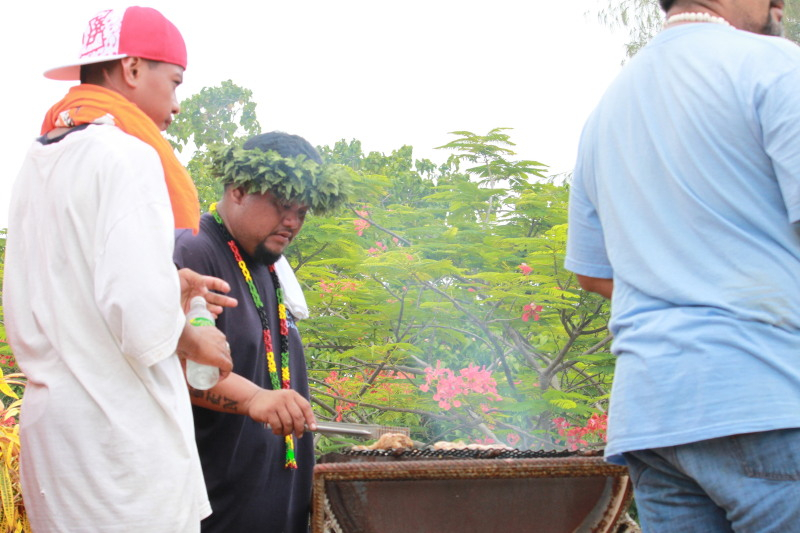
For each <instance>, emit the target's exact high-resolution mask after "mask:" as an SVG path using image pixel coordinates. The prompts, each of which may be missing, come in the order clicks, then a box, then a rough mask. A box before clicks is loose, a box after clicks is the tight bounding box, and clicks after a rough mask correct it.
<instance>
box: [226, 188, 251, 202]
mask: <svg viewBox="0 0 800 533" xmlns="http://www.w3.org/2000/svg"><path fill="white" fill-rule="evenodd" d="M228 193H229V195H230V198H231V200H232V201H233V203H234V204H237V205H240V204H241V203H242V202H244V199H245V198H247V190H245V187H244V186H243V185H240V186H238V187H231V188H230V189H228Z"/></svg>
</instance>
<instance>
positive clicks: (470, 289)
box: [467, 287, 475, 292]
mask: <svg viewBox="0 0 800 533" xmlns="http://www.w3.org/2000/svg"><path fill="white" fill-rule="evenodd" d="M467 290H468V291H469V292H475V289H473V288H472V287H470V288H469V289H467Z"/></svg>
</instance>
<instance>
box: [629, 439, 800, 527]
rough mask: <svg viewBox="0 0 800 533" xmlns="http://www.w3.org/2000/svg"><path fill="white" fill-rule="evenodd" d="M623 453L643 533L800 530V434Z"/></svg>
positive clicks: (728, 440)
mask: <svg viewBox="0 0 800 533" xmlns="http://www.w3.org/2000/svg"><path fill="white" fill-rule="evenodd" d="M624 456H625V459H626V460H627V461H628V469H629V471H630V475H631V480H632V481H633V486H634V494H635V498H636V507H637V509H638V511H639V518H640V521H641V525H642V531H643V533H662V532H663V533H680V532H692V533H705V532H709V533H716V532H724V531H735V532H737V533H745V532H747V533H750V532H753V533H755V532H757V533H769V532H775V533H777V532H780V533H790V532H800V429H784V430H777V431H766V432H763V433H748V434H743V435H733V436H730V437H722V438H718V439H711V440H706V441H700V442H694V443H691V444H683V445H680V446H670V447H667V448H654V449H650V450H641V451H635V452H627V453H625V454H624Z"/></svg>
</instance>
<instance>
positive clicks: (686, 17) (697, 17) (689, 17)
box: [664, 13, 733, 27]
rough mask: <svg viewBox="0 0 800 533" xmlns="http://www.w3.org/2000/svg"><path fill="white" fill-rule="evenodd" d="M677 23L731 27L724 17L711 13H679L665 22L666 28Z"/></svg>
mask: <svg viewBox="0 0 800 533" xmlns="http://www.w3.org/2000/svg"><path fill="white" fill-rule="evenodd" d="M676 22H711V23H714V24H721V25H723V26H730V27H733V26H731V23H730V22H728V21H727V20H725V19H724V18H722V17H717V16H715V15H712V14H711V13H678V14H677V15H672V16H671V17H669V18H668V19H667V20H666V21H665V22H664V26H669V25H670V24H675V23H676Z"/></svg>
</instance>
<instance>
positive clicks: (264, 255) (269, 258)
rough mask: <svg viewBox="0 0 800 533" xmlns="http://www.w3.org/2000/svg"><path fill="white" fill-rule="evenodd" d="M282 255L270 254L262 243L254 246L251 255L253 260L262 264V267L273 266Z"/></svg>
mask: <svg viewBox="0 0 800 533" xmlns="http://www.w3.org/2000/svg"><path fill="white" fill-rule="evenodd" d="M282 255H283V254H276V253H275V252H271V251H269V250H267V247H266V246H264V243H263V242H262V243H260V244H259V245H258V246H256V250H255V254H253V259H255V260H256V261H258V262H259V263H262V264H264V265H267V266H269V265H274V264H275V263H276V262H277V261H278V259H280V258H281V256H282Z"/></svg>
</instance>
